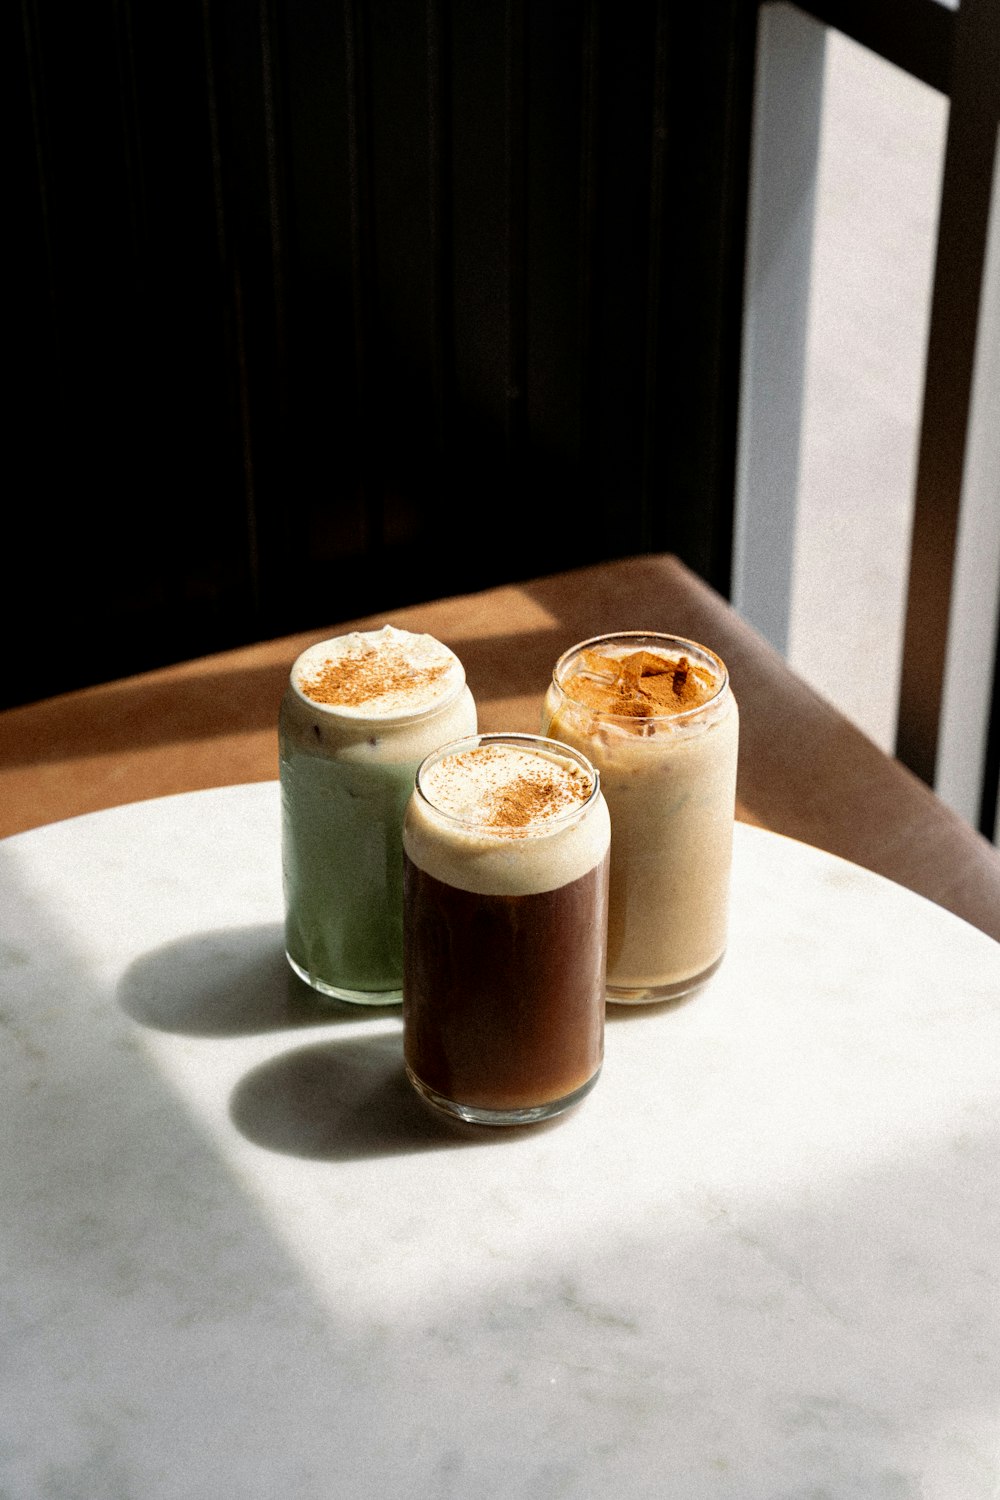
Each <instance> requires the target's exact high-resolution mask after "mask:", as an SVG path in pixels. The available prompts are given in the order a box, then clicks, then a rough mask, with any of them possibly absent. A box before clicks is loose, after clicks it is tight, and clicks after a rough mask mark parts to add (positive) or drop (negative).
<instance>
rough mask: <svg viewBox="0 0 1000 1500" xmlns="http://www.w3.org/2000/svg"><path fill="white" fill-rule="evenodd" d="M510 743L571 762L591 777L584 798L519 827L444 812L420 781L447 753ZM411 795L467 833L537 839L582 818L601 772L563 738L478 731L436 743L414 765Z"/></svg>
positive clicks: (590, 805)
mask: <svg viewBox="0 0 1000 1500" xmlns="http://www.w3.org/2000/svg"><path fill="white" fill-rule="evenodd" d="M483 744H487V745H490V744H492V745H497V744H503V745H512V746H513V747H514V748H515V749H527V748H528V747H531V748H532V749H534V750H536V751H537V753H538V754H539V755H540V756H541V757H544V758H548V759H549V760H562V761H567V760H568V761H573V762H575V763H576V764H577V765H578V766H579V767H580V769H581V770H583V771H585V772H586V774H587V775H588V776H589V777H590V782H591V786H590V792H589V794H588V796H587V798H586V800H585V801H583V802H579V803H577V804H576V806H574V807H567V808H565V809H564V810H563V811H562V812H558V813H554V814H553V815H552V817H550V818H548V819H546V822H545V824H544V826H543V827H539V828H537V829H535V830H531V829H527V828H519V827H518V826H517V825H516V824H514V823H494V824H487V823H482V822H480V821H479V820H478V819H473V818H462V817H459V816H458V815H457V814H455V813H450V812H446V811H445V809H444V808H442V807H439V806H438V805H437V803H436V802H435V801H434V799H433V798H432V797H430V796H429V795H428V793H427V791H426V790H425V788H424V787H423V785H422V784H421V779H422V776H423V773H424V772H425V771H426V770H428V769H429V767H430V766H432V765H436V764H437V762H438V761H441V760H444V758H445V756H447V755H461V754H462V753H463V752H464V751H466V750H475V749H478V748H479V746H480V745H483ZM413 795H414V796H417V797H419V798H420V800H421V802H423V803H424V804H425V805H426V806H427V807H429V808H430V810H431V812H432V813H433V814H434V816H435V817H436V818H441V819H442V820H443V821H444V822H445V823H446V824H447V825H449V826H451V827H454V828H461V829H464V830H465V831H467V832H470V833H475V834H476V835H478V836H479V837H482V838H496V839H498V840H499V839H509V837H510V835H511V834H512V833H514V834H516V835H517V836H518V837H520V838H529V839H538V838H547V837H548V836H549V835H551V834H554V833H556V832H557V831H561V830H562V829H563V828H565V827H566V826H567V825H568V824H569V823H571V822H574V821H576V820H577V819H579V818H582V817H583V816H584V814H585V813H588V812H589V811H590V810H591V808H593V807H594V805H595V804H596V802H597V800H598V798H599V797H600V795H601V774H600V772H599V771H598V769H597V767H596V766H595V765H594V764H593V762H592V761H591V760H589V759H588V758H587V756H586V755H584V754H583V752H582V751H580V750H575V749H574V748H573V746H572V745H566V744H564V743H563V742H562V740H554V739H551V738H550V737H549V736H548V735H544V734H527V733H522V732H521V731H518V730H496V731H490V732H484V733H481V734H467V735H463V736H462V737H461V738H460V739H457V740H449V741H448V743H447V744H444V745H439V746H438V747H437V749H436V750H432V751H430V753H429V754H427V755H425V756H424V758H423V760H422V761H421V762H420V764H419V766H418V767H417V771H416V775H415V776H414V780H413Z"/></svg>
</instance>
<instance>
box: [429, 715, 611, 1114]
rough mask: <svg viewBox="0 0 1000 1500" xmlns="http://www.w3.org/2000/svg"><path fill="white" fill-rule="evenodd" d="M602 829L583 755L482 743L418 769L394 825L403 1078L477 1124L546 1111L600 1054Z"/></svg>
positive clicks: (596, 792) (591, 1079) (589, 1081)
mask: <svg viewBox="0 0 1000 1500" xmlns="http://www.w3.org/2000/svg"><path fill="white" fill-rule="evenodd" d="M609 841H610V824H609V820H608V811H607V807H606V806H605V802H604V798H603V796H602V794H601V788H600V779H599V777H598V775H597V773H596V771H595V770H594V768H593V766H591V765H590V763H589V762H588V761H587V759H586V757H585V756H583V755H581V754H579V753H578V752H577V751H575V750H572V749H569V748H568V747H567V746H565V745H556V744H553V743H552V741H550V740H546V739H543V738H541V737H539V736H536V735H513V734H506V735H503V734H489V735H481V736H476V737H474V738H471V739H466V740H463V741H460V742H458V743H457V744H452V745H447V746H444V747H443V748H442V749H440V750H438V751H436V752H435V753H434V754H433V755H431V756H429V757H428V759H427V760H425V761H424V763H423V765H422V766H421V767H420V770H419V771H418V772H417V780H416V787H415V790H414V792H413V795H412V797H411V798H410V802H409V806H408V807H407V810H406V819H405V823H404V828H403V849H404V857H405V862H404V871H405V873H404V912H405V958H404V971H403V973H404V978H403V1044H404V1052H405V1058H406V1069H407V1073H408V1075H409V1077H410V1080H411V1082H412V1083H413V1085H414V1087H415V1088H416V1089H417V1091H418V1093H420V1094H421V1095H422V1096H423V1097H424V1098H425V1099H427V1100H428V1101H429V1102H430V1103H432V1104H434V1105H436V1106H437V1107H438V1108H439V1109H442V1110H444V1111H446V1112H447V1113H449V1114H452V1115H457V1116H459V1117H461V1118H462V1119H466V1120H471V1121H475V1122H477V1123H481V1124H489V1125H507V1124H514V1125H517V1124H524V1123H528V1122H531V1121H535V1120H542V1119H546V1118H548V1117H549V1116H552V1115H556V1114H559V1113H560V1112H561V1111H562V1110H565V1109H568V1108H569V1106H570V1105H572V1104H575V1103H576V1102H577V1101H578V1100H580V1099H582V1098H583V1097H584V1095H585V1094H587V1093H588V1092H589V1091H590V1089H591V1088H592V1087H593V1086H594V1084H595V1082H596V1081H597V1076H598V1074H599V1072H600V1068H601V1062H602V1058H603V1055H604V1004H605V1000H604V981H605V939H606V932H607V890H608V848H609Z"/></svg>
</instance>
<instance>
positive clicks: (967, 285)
mask: <svg viewBox="0 0 1000 1500" xmlns="http://www.w3.org/2000/svg"><path fill="white" fill-rule="evenodd" d="M950 94H951V110H950V115H949V122H948V135H947V143H946V147H945V162H944V174H943V182H942V189H941V209H940V218H939V226H938V243H937V256H936V263H935V272H934V286H933V292H932V300H931V322H930V333H929V338H928V348H927V362H926V372H925V386H924V403H923V413H922V421H921V429H920V447H919V454H918V462H917V482H916V494H915V507H914V520H913V534H912V541H911V550H910V569H909V581H908V587H907V605H906V623H905V630H904V641H903V664H902V671H901V676H900V696H899V719H898V728H897V734H896V754H897V755H898V757H899V758H900V759H901V760H902V761H903V762H904V763H905V764H906V765H908V766H909V767H910V769H911V770H913V771H914V772H916V774H917V775H919V776H920V777H921V778H922V779H923V780H924V781H925V782H927V783H928V785H931V786H933V784H934V778H935V771H936V766H937V757H938V744H939V739H940V725H941V706H942V699H943V693H944V673H945V661H946V651H947V639H948V621H949V613H950V608H951V595H952V582H953V573H954V563H955V547H956V540H957V535H958V518H959V509H960V504H961V495H962V478H963V467H964V461H965V452H966V438H967V433H968V425H969V412H970V403H971V396H972V379H973V368H974V363H975V352H976V335H977V329H978V326H979V310H980V302H981V289H982V281H983V271H984V267H985V262H986V247H987V236H988V231H989V216H990V196H991V185H992V182H993V157H994V152H995V149H996V141H997V122H998V118H1000V16H998V13H997V10H996V7H995V5H994V4H993V0H962V5H961V8H960V10H959V12H958V13H957V15H956V17H955V47H954V54H953V78H952V80H951V88H950Z"/></svg>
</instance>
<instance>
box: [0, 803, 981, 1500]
mask: <svg viewBox="0 0 1000 1500" xmlns="http://www.w3.org/2000/svg"><path fill="white" fill-rule="evenodd" d="M279 921H280V884H279V861H278V844H277V791H276V787H275V785H274V784H273V783H272V784H263V785H256V786H252V787H233V788H228V789H224V790H222V791H212V792H199V793H193V794H191V795H187V796H181V797H173V798H167V799H164V800H162V801H156V802H149V803H144V804H138V805H133V806H127V807H122V808H118V809H115V810H113V811H111V812H105V813H98V814H94V815H92V816H89V817H84V818H79V819H76V820H73V821H70V822H66V823H61V824H55V825H51V826H49V827H45V828H41V829H38V830H36V831H34V832H32V833H29V834H24V835H22V836H20V837H17V838H13V839H8V840H6V841H4V842H3V843H0V964H2V968H0V985H2V993H0V1033H2V1039H3V1040H2V1049H0V1075H2V1079H0V1101H2V1104H0V1108H2V1118H3V1130H2V1133H0V1204H2V1216H0V1258H2V1275H0V1496H3V1500H35V1497H39V1500H65V1497H72V1500H105V1497H108V1500H110V1497H115V1500H123V1497H125V1500H133V1497H134V1500H168V1497H169V1500H192V1497H202V1496H211V1497H220V1496H221V1497H226V1500H229V1497H235V1500H257V1497H260V1500H265V1497H266V1500H273V1497H274V1496H276V1495H280V1496H294V1497H296V1500H313V1497H324V1500H326V1497H332V1496H337V1497H339V1496H346V1495H364V1496H367V1495H371V1496H377V1497H380V1500H383V1497H384V1500H390V1497H397V1496H398V1497H403V1496H407V1497H420V1496H427V1497H434V1500H450V1497H463V1500H464V1497H476V1500H487V1497H494V1496H496V1497H501V1496H502V1497H511V1496H515V1497H522V1496H524V1497H528V1496H530V1497H532V1500H536V1497H541V1500H547V1497H591V1496H594V1497H596V1496H601V1497H605V1496H608V1495H616V1496H628V1497H647V1496H648V1497H653V1496H655V1497H674V1496H677V1497H680V1500H709V1497H711V1500H847V1497H851V1500H853V1497H857V1500H862V1497H863V1500H987V1497H989V1500H994V1497H995V1496H996V1495H997V1494H998V1491H1000V1169H998V1162H1000V1153H998V1147H1000V946H998V945H997V944H995V943H993V942H992V941H991V940H990V939H989V938H986V937H984V936H983V935H982V934H981V933H979V932H977V931H976V930H974V929H973V928H971V927H968V926H966V925H965V924H964V923H962V922H960V921H959V920H958V919H957V918H955V917H952V916H950V915H949V914H947V913H946V912H944V911H942V910H941V909H939V908H937V907H934V906H932V905H930V904H929V903H927V902H925V901H923V900H922V899H921V898H919V897H917V896H914V895H912V894H911V893H909V892H907V891H905V890H903V889H902V888H901V887H897V886H894V885H892V884H890V883H889V882H887V881H884V880H882V879H880V878H879V877H877V876H875V875H872V874H870V873H868V872H866V871H863V870H861V869H859V868H856V867H854V866H851V865H848V864H845V863H843V862H841V861H838V860H836V859H834V858H833V857H831V856H829V855H826V854H823V853H820V852H819V851H817V850H813V849H810V848H808V847H806V846H804V845H800V844H795V843H793V842H790V841H788V840H785V839H781V838H779V837H776V836H775V835H772V834H769V833H765V832H762V831H760V830H755V829H750V828H745V827H742V826H741V827H739V828H738V836H737V843H736V861H735V870H734V892H733V915H732V938H731V944H730V950H729V954H728V956H727V959H726V962H725V963H724V965H723V967H722V969H721V970H720V971H719V973H718V974H717V975H716V976H715V978H714V979H713V980H712V981H711V983H710V985H709V986H708V988H707V989H706V990H705V991H704V992H703V993H702V994H701V995H700V996H699V997H698V998H697V999H695V1000H693V1001H691V1002H689V1003H687V1004H682V1005H680V1006H678V1007H676V1008H674V1009H672V1010H659V1011H639V1012H633V1011H629V1012H618V1011H616V1012H615V1013H613V1014H612V1015H611V1017H610V1019H609V1024H608V1028H607V1055H606V1062H605V1067H604V1072H603V1075H602V1077H601V1079H600V1081H599V1083H598V1086H597V1088H596V1089H595V1091H594V1092H593V1093H592V1094H591V1095H590V1097H589V1098H588V1099H587V1100H586V1101H585V1102H584V1103H583V1104H582V1105H581V1106H580V1107H579V1108H578V1109H577V1110H576V1111H575V1112H573V1113H571V1114H569V1115H566V1116H564V1117H562V1118H561V1119H560V1120H557V1121H555V1122H553V1123H552V1124H551V1125H548V1126H545V1127H534V1128H532V1129H524V1130H521V1131H517V1132H489V1131H476V1130H474V1129H473V1128H472V1127H460V1126H458V1125H454V1126H452V1125H449V1124H447V1123H446V1122H444V1121H438V1120H437V1118H436V1117H433V1116H431V1115H430V1114H429V1113H428V1112H427V1111H426V1110H425V1109H424V1107H423V1106H422V1105H421V1104H420V1102H419V1101H418V1100H417V1098H416V1096H415V1095H414V1094H413V1093H412V1091H411V1090H410V1089H409V1087H408V1085H407V1084H406V1082H405V1079H404V1078H403V1075H402V1069H401V1059H400V1029H401V1022H400V1016H399V1011H398V1009H392V1010H390V1011H388V1012H386V1013H384V1014H378V1015H373V1014H371V1013H368V1012H357V1011H355V1010H353V1009H349V1008H348V1007H343V1008H330V1009H326V1010H322V1009H317V1008H316V1006H314V1005H313V1003H312V1000H311V998H310V996H309V994H308V992H307V991H306V990H305V988H304V987H303V986H301V985H300V984H299V983H298V982H297V981H296V980H294V979H293V977H292V976H291V974H290V973H288V972H287V970H286V966H285V963H284V960H283V957H282V954H281V939H280V927H279Z"/></svg>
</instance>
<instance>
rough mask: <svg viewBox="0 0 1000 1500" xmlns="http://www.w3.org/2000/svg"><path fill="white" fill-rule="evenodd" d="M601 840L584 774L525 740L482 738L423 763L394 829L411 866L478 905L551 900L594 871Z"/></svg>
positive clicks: (576, 764)
mask: <svg viewBox="0 0 1000 1500" xmlns="http://www.w3.org/2000/svg"><path fill="white" fill-rule="evenodd" d="M610 837H611V826H610V820H609V818H608V812H607V807H606V806H605V803H604V798H603V796H602V795H601V792H600V789H599V786H598V782H597V776H596V773H595V772H594V771H593V768H592V767H590V766H589V764H588V763H587V762H586V761H585V760H584V759H583V758H582V757H581V758H580V759H577V758H576V757H575V756H572V755H570V754H568V753H566V752H565V750H564V747H561V746H557V745H555V744H551V743H549V744H548V745H546V743H545V742H543V741H538V740H532V739H530V738H527V737H526V739H525V740H524V741H521V742H517V741H514V740H512V739H507V738H502V737H501V738H496V739H494V738H491V737H489V736H484V737H483V739H481V740H479V741H473V742H471V743H468V744H465V745H462V746H457V747H454V748H449V749H447V750H446V752H445V753H443V754H441V755H439V756H435V757H432V758H431V759H430V760H429V761H428V762H427V763H425V764H424V765H423V766H422V767H421V769H420V772H419V774H418V780H417V791H416V792H415V793H414V795H413V797H412V798H411V799H410V804H409V807H408V808H407V812H406V820H405V823H404V826H403V847H404V849H405V850H406V852H407V854H408V855H409V857H410V859H411V860H412V861H413V863H414V864H416V865H418V866H419V867H420V868H421V869H422V870H425V871H426V872H427V873H428V874H429V875H433V876H434V877H435V878H436V879H438V880H441V881H443V882H444V883H445V884H447V885H452V886H455V887H457V888H458V889H460V890H466V891H474V892H476V893H478V894H480V895H532V894H536V893H538V892H540V891H550V890H556V889H558V888H559V887H560V886H563V885H566V884H567V883H568V882H569V881H571V880H577V879H579V878H580V876H582V875H586V874H587V873H588V871H590V870H592V869H593V868H594V866H595V865H597V864H599V863H600V861H601V860H602V859H603V858H604V856H605V854H606V853H607V850H608V845H609V843H610Z"/></svg>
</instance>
